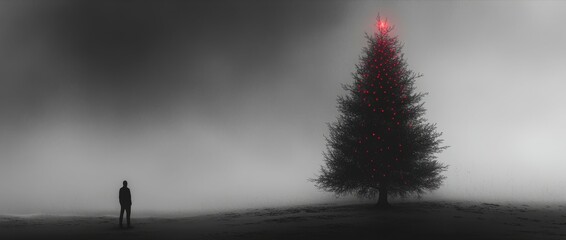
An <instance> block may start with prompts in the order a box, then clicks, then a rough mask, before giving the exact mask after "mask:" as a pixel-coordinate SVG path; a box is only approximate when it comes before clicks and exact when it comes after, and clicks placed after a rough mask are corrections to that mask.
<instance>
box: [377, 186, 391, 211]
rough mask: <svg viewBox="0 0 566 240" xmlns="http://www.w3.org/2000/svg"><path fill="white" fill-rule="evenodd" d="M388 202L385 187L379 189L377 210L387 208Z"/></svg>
mask: <svg viewBox="0 0 566 240" xmlns="http://www.w3.org/2000/svg"><path fill="white" fill-rule="evenodd" d="M390 206H391V205H389V202H388V201H387V187H380V188H379V198H378V200H377V207H378V208H389V207H390Z"/></svg>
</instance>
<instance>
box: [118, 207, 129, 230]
mask: <svg viewBox="0 0 566 240" xmlns="http://www.w3.org/2000/svg"><path fill="white" fill-rule="evenodd" d="M124 210H126V208H124V207H120V227H122V220H123V219H124ZM128 216H130V211H128ZM128 219H129V218H128Z"/></svg>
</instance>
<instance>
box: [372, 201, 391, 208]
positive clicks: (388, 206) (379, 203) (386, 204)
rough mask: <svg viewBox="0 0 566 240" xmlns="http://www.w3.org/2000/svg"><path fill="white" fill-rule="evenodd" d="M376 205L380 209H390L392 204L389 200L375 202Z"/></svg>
mask: <svg viewBox="0 0 566 240" xmlns="http://www.w3.org/2000/svg"><path fill="white" fill-rule="evenodd" d="M375 207H376V208H378V209H390V208H391V204H389V203H388V202H378V203H376V204H375Z"/></svg>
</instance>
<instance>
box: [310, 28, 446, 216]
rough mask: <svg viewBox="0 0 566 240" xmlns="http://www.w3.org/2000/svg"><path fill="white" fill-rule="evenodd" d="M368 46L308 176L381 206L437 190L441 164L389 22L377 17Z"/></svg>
mask: <svg viewBox="0 0 566 240" xmlns="http://www.w3.org/2000/svg"><path fill="white" fill-rule="evenodd" d="M376 27H377V29H376V31H375V33H374V34H373V35H371V36H370V35H367V34H366V37H367V40H368V45H369V46H368V47H366V48H364V49H363V52H364V53H363V55H362V57H361V61H360V63H359V64H357V65H356V71H355V72H354V73H353V80H354V81H353V83H351V84H349V85H344V89H345V90H346V91H347V95H345V96H339V97H338V109H339V111H340V115H339V116H338V118H337V121H336V122H334V123H331V124H329V136H328V137H327V138H326V140H327V151H326V152H325V153H324V160H325V165H324V166H323V167H322V168H321V174H320V175H319V176H318V177H317V178H315V179H313V181H314V182H315V183H316V185H317V186H318V187H319V188H321V189H323V190H326V191H331V192H335V193H337V194H356V195H358V196H360V197H369V198H374V197H375V196H376V195H378V194H379V198H378V206H381V207H387V206H389V203H388V200H387V198H388V195H393V196H401V197H404V196H407V195H411V194H416V195H418V196H420V195H421V194H423V193H424V192H425V190H434V189H437V188H438V187H439V186H440V185H441V183H442V181H443V179H444V176H442V175H441V174H440V173H441V172H442V171H444V170H445V169H446V166H445V165H443V164H441V163H440V162H438V161H437V160H436V156H435V155H436V154H438V153H440V152H442V150H444V149H445V148H446V147H443V146H441V144H442V139H440V136H441V133H438V132H437V131H436V125H435V124H430V123H427V120H426V119H425V118H424V114H425V109H424V107H423V103H422V99H423V97H424V96H425V94H424V93H419V92H416V91H415V86H414V83H415V80H416V79H417V78H418V77H419V76H418V75H416V74H414V73H413V72H412V71H411V70H409V69H408V68H407V63H406V62H405V60H404V59H403V54H402V53H401V50H402V49H401V44H400V43H399V41H398V39H397V37H395V36H391V31H392V29H393V28H392V27H391V26H390V25H389V24H388V23H387V21H384V20H382V19H381V18H379V17H378V19H377V23H376Z"/></svg>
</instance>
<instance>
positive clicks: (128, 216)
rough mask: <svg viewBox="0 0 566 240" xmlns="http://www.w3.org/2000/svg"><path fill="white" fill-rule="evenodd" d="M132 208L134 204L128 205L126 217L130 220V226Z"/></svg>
mask: <svg viewBox="0 0 566 240" xmlns="http://www.w3.org/2000/svg"><path fill="white" fill-rule="evenodd" d="M131 210H132V206H128V207H126V219H127V220H128V227H130V212H131Z"/></svg>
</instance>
